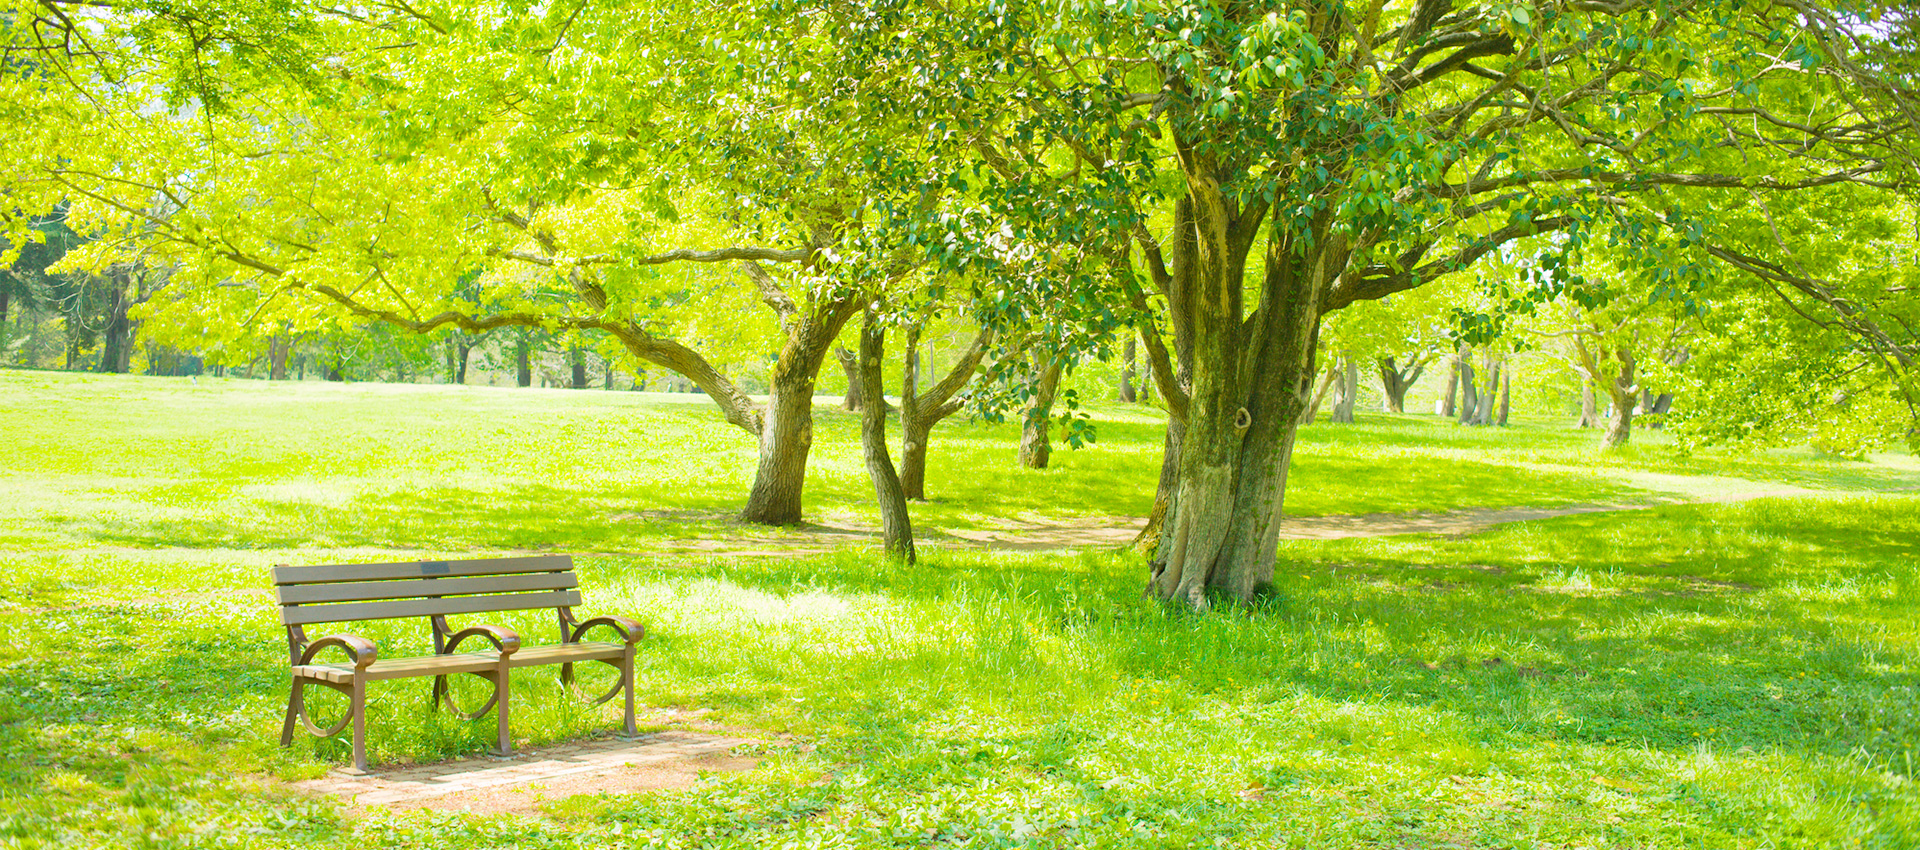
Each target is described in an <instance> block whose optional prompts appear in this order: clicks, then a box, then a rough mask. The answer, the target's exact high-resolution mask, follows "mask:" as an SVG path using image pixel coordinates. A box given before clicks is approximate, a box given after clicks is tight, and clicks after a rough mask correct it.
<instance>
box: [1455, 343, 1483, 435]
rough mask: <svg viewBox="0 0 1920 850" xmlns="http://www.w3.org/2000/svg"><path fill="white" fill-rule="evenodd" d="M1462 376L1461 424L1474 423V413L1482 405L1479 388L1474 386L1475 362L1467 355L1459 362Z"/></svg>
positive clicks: (1459, 371)
mask: <svg viewBox="0 0 1920 850" xmlns="http://www.w3.org/2000/svg"><path fill="white" fill-rule="evenodd" d="M1458 366H1459V369H1458V374H1459V376H1460V424H1462V425H1471V424H1473V413H1474V411H1475V410H1476V409H1478V408H1479V406H1480V395H1479V390H1478V389H1477V388H1475V387H1474V374H1473V363H1472V362H1471V361H1469V360H1468V359H1467V357H1464V356H1463V357H1461V358H1460V362H1459V364H1458Z"/></svg>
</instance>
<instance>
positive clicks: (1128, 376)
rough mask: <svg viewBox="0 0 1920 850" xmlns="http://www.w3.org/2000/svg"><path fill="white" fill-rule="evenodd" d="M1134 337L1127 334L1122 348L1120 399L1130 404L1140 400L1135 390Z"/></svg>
mask: <svg viewBox="0 0 1920 850" xmlns="http://www.w3.org/2000/svg"><path fill="white" fill-rule="evenodd" d="M1134 345H1135V342H1134V338H1133V335H1132V334H1128V335H1127V344H1126V346H1125V347H1124V348H1122V349H1121V350H1120V400H1121V401H1123V402H1127V403H1129V404H1131V403H1133V402H1135V401H1138V400H1139V399H1138V397H1137V396H1135V395H1134V392H1133V368H1134V358H1135V352H1134Z"/></svg>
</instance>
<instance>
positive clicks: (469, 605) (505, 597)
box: [280, 590, 580, 626]
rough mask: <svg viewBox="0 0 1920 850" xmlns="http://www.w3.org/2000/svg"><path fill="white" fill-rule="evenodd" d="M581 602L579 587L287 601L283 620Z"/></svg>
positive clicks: (422, 614) (365, 617)
mask: <svg viewBox="0 0 1920 850" xmlns="http://www.w3.org/2000/svg"><path fill="white" fill-rule="evenodd" d="M578 604H580V591H577V590H550V591H545V592H542V593H499V594H492V595H488V596H455V597H449V598H446V599H407V600H402V601H397V602H345V603H340V604H336V605H286V606H282V607H281V608H280V624H281V625H285V626H305V625H309V624H312V623H344V622H347V621H350V620H393V619H398V618H401V617H427V616H432V615H434V614H477V613H480V612H483V611H520V610H525V609H529V608H560V607H566V606H572V605H578Z"/></svg>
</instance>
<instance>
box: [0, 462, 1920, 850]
mask: <svg viewBox="0 0 1920 850" xmlns="http://www.w3.org/2000/svg"><path fill="white" fill-rule="evenodd" d="M1917 540H1920V498H1916V497H1911V496H1906V497H1878V498H1866V499H1854V500H1833V501H1814V500H1794V501H1785V500H1761V501H1757V502H1752V503H1748V504H1742V505H1718V506H1675V507H1667V508H1660V509H1656V510H1654V511H1644V512H1634V513H1630V514H1616V515H1610V516H1608V515H1586V516H1578V517H1563V518H1558V519H1553V520H1544V521H1539V522H1532V523H1523V524H1517V525H1514V526H1509V527H1505V528H1502V529H1499V530H1496V531H1493V532H1489V533H1486V534H1483V535H1478V536H1474V537H1469V538H1459V539H1447V538H1437V537H1407V538H1395V539H1375V540H1364V541H1361V540H1355V541H1334V542H1294V543H1288V544H1286V546H1285V548H1284V549H1283V552H1282V556H1283V558H1284V562H1283V566H1282V569H1281V571H1280V574H1279V576H1278V581H1277V583H1276V587H1275V591H1274V593H1273V595H1272V596H1271V597H1269V598H1267V599H1266V600H1264V601H1263V602H1262V603H1260V604H1258V605H1256V606H1252V607H1249V608H1245V609H1239V610H1230V611H1221V612H1216V613H1215V614H1213V615H1209V616H1204V617H1199V616H1190V615H1181V614H1175V613H1169V612H1167V611H1164V610H1162V609H1160V608H1159V607H1157V606H1155V605H1153V604H1151V603H1148V602H1145V601H1143V600H1142V599H1141V598H1140V596H1139V592H1138V591H1139V584H1140V576H1141V569H1142V567H1141V565H1140V564H1139V563H1138V562H1136V561H1134V560H1133V559H1131V558H1130V557H1122V556H1115V555H1103V554H1087V555H1082V556H1077V557H1070V556H1052V557H1047V556H1015V555H993V554H959V553H948V554H944V555H939V556H936V557H935V558H932V559H930V560H929V562H927V563H925V564H922V565H920V566H917V567H898V566H888V565H883V564H876V563H874V562H873V561H871V560H870V559H868V558H867V557H864V556H861V555H858V554H855V553H846V554H841V555H836V556H818V557H811V558H802V559H749V560H744V561H728V560H725V559H704V560H697V561H686V560H671V559H670V560H655V559H648V558H632V557H618V556H601V557H591V558H586V559H583V561H582V564H583V567H582V569H583V573H584V576H585V580H586V582H587V584H588V587H589V589H590V594H589V596H590V601H589V605H588V606H587V607H589V608H592V609H596V610H606V611H613V612H619V613H626V614H630V615H635V616H639V617H642V618H644V619H645V620H646V621H647V622H648V624H649V627H650V629H651V630H652V633H653V636H652V637H650V638H649V640H648V641H647V642H646V644H645V649H644V652H643V654H642V659H641V660H642V664H641V668H642V673H641V678H642V685H641V687H642V693H643V694H645V695H646V699H645V701H646V702H648V703H650V704H653V705H678V706H703V707H712V708H715V709H717V716H718V717H719V718H720V719H721V720H722V721H724V722H729V723H738V724H743V725H747V726H752V727H755V728H759V729H763V730H767V731H769V732H774V731H778V732H789V733H793V734H796V735H798V736H800V737H801V739H802V740H805V741H809V742H812V743H813V744H815V745H817V749H812V750H807V751H803V750H802V749H798V748H793V747H788V746H784V745H781V744H779V743H777V742H775V741H774V740H772V739H769V741H768V743H766V744H765V745H762V746H759V747H757V752H758V753H759V754H761V755H764V756H766V757H767V759H768V761H767V762H766V764H765V766H764V767H763V768H762V769H760V770H757V771H754V772H751V773H748V774H742V775H734V776H724V777H722V776H716V777H712V778H710V779H708V780H706V781H704V782H702V783H701V784H699V785H697V786H695V787H693V788H691V789H687V790H684V791H676V792H667V793H662V794H658V795H652V796H640V797H594V796H588V797H579V798H573V799H571V800H568V801H564V802H561V803H557V804H554V805H552V806H551V807H550V808H549V810H548V812H547V817H546V818H544V819H524V818H519V817H514V816H493V817H489V816H479V815H457V814H456V815H436V814H430V813H404V814H391V813H383V812H373V813H371V814H369V815H368V816H366V817H363V818H359V819H346V818H342V817H341V816H340V815H339V814H338V813H337V812H335V811H334V810H333V809H331V808H330V807H329V806H327V805H325V804H322V803H316V802H312V801H305V800H302V799H300V798H297V797H295V796H293V795H291V794H289V793H288V792H287V791H285V790H283V789H282V788H280V787H279V786H278V784H277V779H276V777H278V778H297V777H303V776H311V775H315V774H317V773H318V772H319V771H321V770H322V769H324V767H325V765H327V764H337V763H339V762H340V761H341V760H342V759H344V755H345V754H344V752H343V749H344V748H343V745H342V743H341V742H339V741H320V742H312V741H308V740H304V739H303V741H302V742H301V743H300V744H299V745H297V746H296V747H295V748H294V749H293V750H291V751H281V750H279V749H278V748H277V747H275V746H273V738H274V737H275V735H276V733H277V729H278V720H279V717H278V715H279V710H280V706H281V702H280V700H281V699H283V694H284V691H283V688H284V679H283V678H282V676H283V674H282V670H283V669H284V668H283V667H282V664H283V663H284V655H283V653H284V648H283V644H281V642H280V640H281V639H280V635H279V632H278V629H277V627H276V626H275V625H274V623H273V614H272V607H271V604H270V598H269V597H268V595H267V593H266V592H265V591H264V589H263V588H264V578H265V576H264V572H263V570H262V569H260V567H259V566H257V565H256V564H255V563H254V562H255V561H256V560H257V559H256V558H255V557H253V555H252V554H251V553H243V552H233V551H210V552H201V553H192V554H182V555H179V556H177V557H174V558H171V559H170V558H167V557H165V556H164V555H163V553H153V554H152V555H146V556H127V555H111V556H108V555H100V556H68V555H65V554H61V553H47V554H45V555H42V556H39V557H37V558H34V559H30V560H28V561H26V562H24V563H22V564H20V565H19V566H18V567H17V568H16V569H15V570H14V571H12V572H11V573H10V575H9V578H8V579H7V583H6V584H5V585H4V591H3V593H0V595H4V596H5V598H6V599H7V600H8V601H9V604H10V606H11V607H9V608H8V609H6V610H5V612H4V613H3V614H0V653H3V654H0V720H3V721H4V722H3V723H0V788H5V789H9V790H5V791H0V836H3V837H5V838H8V839H11V840H13V841H15V842H17V843H20V844H22V845H24V846H55V845H60V846H73V845H76V844H78V845H87V846H100V845H124V846H143V842H144V843H150V844H151V845H153V846H198V844H199V843H204V844H209V845H211V844H218V843H220V842H223V841H224V842H229V843H231V844H234V845H240V846H247V845H252V846H293V845H302V846H320V847H353V846H366V845H369V844H373V845H389V844H390V845H394V846H413V847H447V846H452V847H491V846H556V847H570V846H582V847H628V846H665V847H723V846H725V847H731V846H766V847H781V846H853V847H897V846H961V847H998V846H1042V847H1049V846H1057V847H1135V846H1166V847H1174V846H1182V847H1184V846H1195V845H1208V844H1213V845H1220V846H1235V847H1276V846H1278V847H1290V846H1291V847H1439V846H1449V845H1453V846H1462V847H1599V846H1606V847H1615V846H1624V847H1909V846H1913V845H1914V843H1915V842H1916V841H1920V787H1916V785H1915V779H1916V775H1917V772H1916V766H1915V765H1914V763H1913V759H1914V756H1915V755H1916V753H1915V747H1916V742H1920V713H1917V712H1916V703H1917V700H1916V696H1920V691H1916V687H1920V675H1917V674H1916V671H1920V657H1917V656H1920V623H1917V621H1916V619H1915V617H1914V613H1915V608H1916V600H1917V599H1920V596H1917V595H1916V594H1917V593H1920V559H1917V558H1916V555H1920V552H1916V548H1915V547H1916V543H1915V541H1917ZM277 554H280V553H276V555H277ZM286 554H287V556H288V558H289V559H292V560H305V559H306V558H305V557H304V556H308V555H318V554H322V553H319V552H291V553H286ZM109 564H111V565H113V566H114V569H113V570H111V571H108V570H105V569H102V567H104V566H106V565H109ZM89 567H92V569H89ZM126 591H131V593H128V592H126ZM508 624H509V625H514V626H517V627H519V628H521V629H522V630H523V632H524V633H526V634H528V635H530V636H531V635H540V634H543V632H542V629H543V627H550V624H547V623H546V622H545V619H544V618H543V617H538V616H534V617H529V618H517V619H516V618H509V623H508ZM371 634H372V635H373V636H374V637H376V638H377V639H379V640H380V641H381V643H382V646H383V649H386V650H387V651H390V652H404V651H419V650H423V649H425V648H426V646H425V641H426V633H425V630H424V627H421V626H417V625H409V624H405V623H400V624H390V625H387V626H385V627H377V628H374V629H372V630H371ZM527 682H528V684H529V687H527V688H526V689H524V690H522V689H521V688H519V686H518V683H516V697H515V705H514V714H515V728H516V733H517V734H518V735H519V736H520V737H522V738H523V739H524V741H526V742H527V743H532V744H538V743H541V742H545V741H552V740H558V739H565V738H573V737H578V736H582V735H589V734H595V733H600V732H604V731H606V730H608V729H610V728H612V726H613V725H614V723H615V719H614V716H613V715H612V714H611V713H610V712H608V711H605V710H600V709H596V710H584V709H579V708H574V707H570V704H569V703H567V702H566V701H565V700H564V699H563V698H562V695H561V694H560V693H559V692H558V689H557V688H556V687H555V686H554V685H553V684H552V683H551V682H550V681H549V680H548V679H547V677H533V676H530V677H528V679H527ZM426 687H427V684H426V682H424V681H414V682H396V683H384V684H382V685H381V686H379V687H378V688H377V689H376V693H375V696H376V700H375V703H374V719H373V725H372V729H373V734H372V750H373V755H374V759H375V760H376V761H383V762H388V763H391V762H394V761H401V760H426V759H432V758H439V757H444V756H449V755H454V754H462V753H472V752H476V751H478V750H480V749H482V748H483V747H484V746H486V744H487V741H488V735H489V731H490V730H489V727H488V724H487V722H486V721H480V722H478V723H465V722H460V721H454V720H451V719H449V718H447V717H445V716H441V715H434V714H432V713H430V712H428V711H427V710H426V709H425V706H426V696H425V693H426ZM215 836H217V837H218V839H217V840H216V838H215Z"/></svg>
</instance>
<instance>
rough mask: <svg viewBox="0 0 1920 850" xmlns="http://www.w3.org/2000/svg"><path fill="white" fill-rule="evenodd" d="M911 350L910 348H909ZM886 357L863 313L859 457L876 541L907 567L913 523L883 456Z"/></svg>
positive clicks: (882, 333) (872, 321)
mask: <svg viewBox="0 0 1920 850" xmlns="http://www.w3.org/2000/svg"><path fill="white" fill-rule="evenodd" d="M910 347H911V346H910ZM884 356H886V330H885V329H884V328H883V327H882V326H881V324H880V322H879V321H878V320H877V319H876V318H875V317H874V314H873V311H872V310H868V311H867V312H866V319H865V320H864V321H863V322H861V324H860V388H861V390H860V392H861V395H862V398H861V400H860V454H861V456H862V457H863V458H864V459H865V460H866V464H867V475H868V477H870V478H872V479H873V493H874V497H875V499H876V500H877V501H878V502H879V504H880V539H881V543H882V544H883V545H884V546H885V547H886V551H887V554H888V555H889V556H891V557H895V558H900V559H903V560H905V561H906V562H907V563H909V564H911V563H913V560H914V552H913V521H912V520H911V519H910V518H909V517H908V516H907V497H906V491H905V490H903V489H902V488H901V486H900V476H899V475H898V474H896V473H895V471H894V468H893V460H892V459H891V458H890V457H888V456H887V406H886V404H885V403H884V402H883V399H882V398H881V395H882V392H883V391H884V385H883V384H882V383H881V380H882V379H881V373H880V360H881V358H882V357H884Z"/></svg>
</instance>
